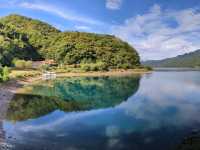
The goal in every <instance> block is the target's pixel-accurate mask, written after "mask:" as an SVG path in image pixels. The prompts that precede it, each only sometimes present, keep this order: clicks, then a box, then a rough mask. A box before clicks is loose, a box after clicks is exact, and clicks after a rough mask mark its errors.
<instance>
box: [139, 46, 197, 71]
mask: <svg viewBox="0 0 200 150" xmlns="http://www.w3.org/2000/svg"><path fill="white" fill-rule="evenodd" d="M142 63H143V64H144V65H148V66H151V67H180V68H184V67H189V68H196V67H197V68H200V50H196V51H194V52H190V53H186V54H184V55H179V56H177V57H173V58H168V59H163V60H152V61H146V62H142Z"/></svg>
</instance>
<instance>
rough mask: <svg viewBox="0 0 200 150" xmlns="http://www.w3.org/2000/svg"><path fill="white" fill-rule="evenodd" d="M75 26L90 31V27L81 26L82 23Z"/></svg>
mask: <svg viewBox="0 0 200 150" xmlns="http://www.w3.org/2000/svg"><path fill="white" fill-rule="evenodd" d="M75 28H76V29H77V30H82V31H90V30H91V28H90V27H89V26H82V25H76V26H75Z"/></svg>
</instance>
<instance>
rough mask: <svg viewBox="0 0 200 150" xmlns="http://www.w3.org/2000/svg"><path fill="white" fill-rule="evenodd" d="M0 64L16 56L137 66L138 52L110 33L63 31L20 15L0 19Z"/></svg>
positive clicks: (60, 61)
mask: <svg viewBox="0 0 200 150" xmlns="http://www.w3.org/2000/svg"><path fill="white" fill-rule="evenodd" d="M0 51H1V52H2V53H1V56H0V63H2V64H3V65H10V63H11V61H12V60H13V59H14V58H16V57H17V58H21V59H40V58H43V59H54V60H55V61H57V62H58V63H62V64H69V65H70V64H88V63H99V62H101V63H105V64H106V65H107V66H108V67H110V68H134V67H136V66H139V65H140V59H139V55H138V53H137V52H136V50H135V49H134V48H132V47H131V46H130V45H129V44H128V43H126V42H123V41H122V40H120V39H118V38H116V37H114V36H111V35H102V34H94V33H83V32H61V31H59V30H57V29H56V28H54V27H52V26H51V25H49V24H47V23H44V22H41V21H39V20H34V19H31V18H27V17H24V16H19V15H10V16H7V17H3V18H1V19H0Z"/></svg>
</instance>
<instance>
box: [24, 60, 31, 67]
mask: <svg viewBox="0 0 200 150" xmlns="http://www.w3.org/2000/svg"><path fill="white" fill-rule="evenodd" d="M32 67H33V62H32V61H26V62H25V68H32Z"/></svg>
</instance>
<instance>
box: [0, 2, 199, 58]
mask: <svg viewBox="0 0 200 150" xmlns="http://www.w3.org/2000/svg"><path fill="white" fill-rule="evenodd" d="M11 13H17V14H21V15H25V16H29V17H32V18H36V19H40V20H42V21H45V22H48V23H50V24H51V25H53V26H55V27H57V28H58V29H60V30H62V31H66V30H76V31H86V32H96V33H106V34H112V35H115V36H117V37H120V38H121V39H123V40H125V41H127V42H129V43H130V44H131V45H132V46H133V47H134V48H136V49H137V51H138V52H139V54H140V56H141V58H142V60H149V59H162V58H167V57H173V56H176V55H179V54H183V53H186V52H190V51H194V50H196V49H199V48H200V0H56V1H55V0H0V16H6V15H8V14H11Z"/></svg>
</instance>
